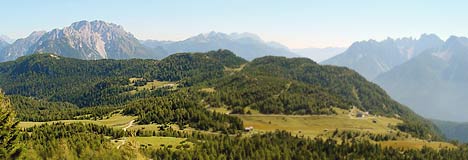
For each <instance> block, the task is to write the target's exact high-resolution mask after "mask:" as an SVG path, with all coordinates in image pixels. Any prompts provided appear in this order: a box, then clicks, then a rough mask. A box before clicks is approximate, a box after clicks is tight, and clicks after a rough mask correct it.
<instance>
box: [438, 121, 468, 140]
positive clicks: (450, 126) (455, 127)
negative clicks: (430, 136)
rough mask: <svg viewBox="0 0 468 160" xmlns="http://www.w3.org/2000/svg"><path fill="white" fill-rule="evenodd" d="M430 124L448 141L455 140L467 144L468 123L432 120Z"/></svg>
mask: <svg viewBox="0 0 468 160" xmlns="http://www.w3.org/2000/svg"><path fill="white" fill-rule="evenodd" d="M432 122H433V123H434V124H435V125H436V126H437V127H438V128H439V129H440V130H441V131H442V133H443V134H444V135H445V137H447V138H448V139H451V140H457V141H460V142H463V143H467V142H468V122H465V123H460V122H450V121H441V120H432Z"/></svg>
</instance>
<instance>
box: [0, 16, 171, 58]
mask: <svg viewBox="0 0 468 160" xmlns="http://www.w3.org/2000/svg"><path fill="white" fill-rule="evenodd" d="M36 52H51V53H56V54H58V55H61V56H65V57H71V58H79V59H86V60H94V59H128V58H161V57H163V56H164V55H165V53H161V52H158V51H157V50H153V49H150V48H148V47H145V46H143V45H142V44H140V42H139V41H138V40H137V39H136V38H135V37H134V36H133V35H132V34H131V33H129V32H126V31H125V30H124V29H123V27H122V26H119V25H116V24H112V23H107V22H103V21H92V22H88V21H80V22H76V23H73V24H72V25H71V26H69V27H65V28H63V29H54V30H52V31H50V32H45V33H44V32H35V33H33V34H31V35H30V36H29V37H27V38H25V39H20V40H18V41H16V42H15V43H14V44H13V45H11V47H10V48H7V49H6V50H4V51H3V55H4V56H5V58H4V60H14V59H16V58H18V57H20V56H23V55H28V54H32V53H36Z"/></svg>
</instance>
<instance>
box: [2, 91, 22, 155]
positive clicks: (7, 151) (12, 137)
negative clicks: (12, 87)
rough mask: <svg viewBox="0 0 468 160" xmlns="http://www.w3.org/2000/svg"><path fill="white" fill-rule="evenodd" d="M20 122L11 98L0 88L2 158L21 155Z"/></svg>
mask: <svg viewBox="0 0 468 160" xmlns="http://www.w3.org/2000/svg"><path fill="white" fill-rule="evenodd" d="M18 123H19V122H18V121H16V120H15V113H14V112H13V109H12V107H11V105H10V102H9V100H8V99H7V98H6V97H5V95H4V94H3V93H2V91H1V90H0V159H14V158H16V157H18V156H19V154H20V152H21V146H20V145H18V144H17V141H18V138H19V131H18V129H17V128H16V126H17V125H18Z"/></svg>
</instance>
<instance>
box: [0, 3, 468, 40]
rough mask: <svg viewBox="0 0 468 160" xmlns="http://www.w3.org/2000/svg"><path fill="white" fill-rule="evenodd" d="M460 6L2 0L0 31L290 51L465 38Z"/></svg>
mask: <svg viewBox="0 0 468 160" xmlns="http://www.w3.org/2000/svg"><path fill="white" fill-rule="evenodd" d="M467 6H468V1H463V0H460V1H451V0H443V1H442V0H437V1H436V0H388V1H387V0H282V1H279V0H152V1H150V0H132V1H128V0H125V1H124V0H2V1H0V19H1V20H2V23H1V24H0V34H4V35H7V36H9V37H12V38H23V37H26V36H27V35H29V34H30V33H31V32H32V31H38V30H46V31H48V30H52V29H55V28H63V27H65V26H68V25H70V24H71V23H73V22H76V21H81V20H103V21H107V22H112V23H116V24H119V25H122V26H123V27H124V28H125V29H126V30H127V31H129V32H131V33H133V34H134V35H135V36H136V37H137V38H138V39H142V40H145V39H155V40H183V39H186V38H188V37H190V36H194V35H197V34H200V33H206V32H210V31H217V32H224V33H231V32H250V33H255V34H258V35H259V36H260V37H262V38H263V39H264V40H266V41H276V42H280V43H282V44H285V45H286V46H288V47H290V48H306V47H330V46H333V47H347V46H349V45H350V44H352V43H353V42H355V41H361V40H368V39H376V40H382V39H385V38H387V37H394V38H398V37H419V35H421V34H423V33H435V34H437V35H439V36H440V37H442V38H448V37H449V36H450V35H457V36H468V10H467V9H466V7H467Z"/></svg>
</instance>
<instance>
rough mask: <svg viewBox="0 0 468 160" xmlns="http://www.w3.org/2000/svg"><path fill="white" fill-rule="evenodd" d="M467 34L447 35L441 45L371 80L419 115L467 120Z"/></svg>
mask: <svg viewBox="0 0 468 160" xmlns="http://www.w3.org/2000/svg"><path fill="white" fill-rule="evenodd" d="M467 68H468V38H464V37H454V36H452V37H450V38H449V39H448V40H447V41H446V42H445V43H444V44H443V45H442V46H441V47H438V48H435V49H430V50H427V51H425V52H423V53H422V54H420V55H419V56H417V57H415V58H413V59H411V60H409V61H408V62H406V63H404V64H401V65H400V66H397V67H395V68H393V69H392V70H390V71H388V72H386V73H383V74H381V75H379V76H378V77H377V78H376V79H375V82H376V83H378V84H379V85H380V86H381V87H383V88H384V89H385V90H386V91H387V92H388V93H389V94H390V95H391V96H392V97H393V98H395V99H396V100H398V101H399V102H401V103H403V104H406V105H408V106H410V107H412V109H414V110H415V111H416V112H417V113H420V114H422V115H423V116H426V117H429V118H433V119H441V120H451V121H468V116H466V114H467V113H468V107H467V106H468V94H467V91H468V72H467V70H466V69H467Z"/></svg>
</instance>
